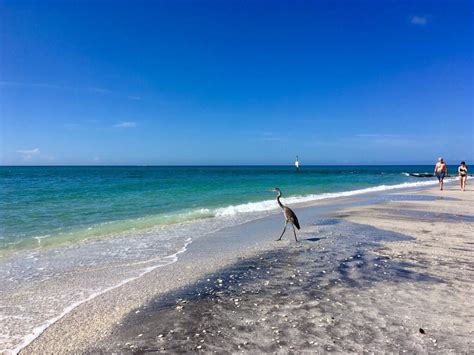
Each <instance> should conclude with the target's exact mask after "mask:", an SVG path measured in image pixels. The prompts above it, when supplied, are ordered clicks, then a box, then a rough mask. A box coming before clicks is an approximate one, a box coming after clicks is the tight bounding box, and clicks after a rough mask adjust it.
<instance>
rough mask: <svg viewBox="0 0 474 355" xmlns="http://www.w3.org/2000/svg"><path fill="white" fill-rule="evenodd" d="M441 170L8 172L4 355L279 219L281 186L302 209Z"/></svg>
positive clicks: (1, 199)
mask: <svg viewBox="0 0 474 355" xmlns="http://www.w3.org/2000/svg"><path fill="white" fill-rule="evenodd" d="M432 169H433V167H432V166H303V167H301V169H300V171H299V172H298V173H297V172H296V171H295V169H294V167H291V166H290V167H288V166H287V167H283V166H261V167H255V166H252V167H250V166H249V167H244V166H242V167H0V285H2V287H1V288H0V306H1V307H0V353H2V352H5V351H6V352H7V353H8V352H12V353H17V352H18V351H19V350H21V349H22V348H24V347H25V346H26V345H28V344H29V343H30V342H31V341H33V340H34V339H36V338H37V337H38V336H39V335H40V334H41V333H42V332H43V330H44V329H46V328H47V327H49V326H50V325H51V324H53V323H54V322H56V321H57V320H59V319H61V317H63V316H65V315H66V314H68V313H69V312H71V311H72V310H73V309H75V308H76V307H78V306H79V305H81V304H83V303H84V302H88V301H90V300H92V299H94V298H95V297H97V296H98V295H101V294H103V293H105V292H109V291H111V290H113V289H116V288H118V287H121V286H122V285H124V284H126V283H129V282H132V281H134V280H137V279H138V278H141V277H142V276H144V275H146V274H148V273H150V272H152V271H153V270H156V269H157V268H161V267H164V266H166V265H170V264H172V263H175V262H176V261H177V260H178V259H179V258H181V257H183V258H185V257H186V256H185V255H186V254H185V252H186V250H188V247H189V244H190V243H194V242H196V241H198V240H199V239H200V238H204V239H205V236H207V235H210V234H212V233H213V232H215V231H219V230H221V229H223V228H227V227H234V226H235V227H237V226H238V225H241V224H243V223H245V222H248V221H251V220H253V219H256V218H260V217H264V216H268V215H270V214H273V213H275V212H277V213H279V211H278V205H277V203H276V201H275V194H274V193H272V192H269V191H268V190H269V189H270V188H273V187H280V188H281V189H282V191H283V193H284V199H283V201H284V202H285V203H287V204H289V205H290V206H292V207H293V206H298V204H300V203H313V202H316V203H317V202H318V200H322V199H326V200H331V199H333V198H337V197H340V196H341V197H342V196H352V195H357V194H360V193H365V192H371V191H382V195H383V191H385V190H393V189H396V188H401V189H402V190H400V191H404V190H405V188H411V187H416V186H427V185H432V186H434V185H435V184H436V180H435V179H434V178H432V177H431V178H417V177H412V176H410V175H409V173H412V172H432ZM450 170H451V171H454V167H450ZM361 199H363V198H361ZM356 200H357V199H356ZM278 220H279V219H278ZM301 222H302V224H303V228H304V225H305V223H307V222H308V221H305V220H304V219H302V220H301ZM237 230H238V227H237ZM216 235H217V236H219V233H216V234H214V236H216ZM223 235H225V234H223ZM236 235H237V237H238V236H239V234H238V233H237V234H236ZM261 237H262V238H264V239H265V238H270V237H271V238H273V237H274V236H273V235H272V236H265V235H263V236H261ZM183 272H186V271H185V270H183Z"/></svg>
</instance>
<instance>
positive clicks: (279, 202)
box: [277, 194, 285, 208]
mask: <svg viewBox="0 0 474 355" xmlns="http://www.w3.org/2000/svg"><path fill="white" fill-rule="evenodd" d="M280 197H281V194H278V196H277V202H278V204H279V205H280V207H281V208H283V207H285V205H284V204H283V203H281V201H280Z"/></svg>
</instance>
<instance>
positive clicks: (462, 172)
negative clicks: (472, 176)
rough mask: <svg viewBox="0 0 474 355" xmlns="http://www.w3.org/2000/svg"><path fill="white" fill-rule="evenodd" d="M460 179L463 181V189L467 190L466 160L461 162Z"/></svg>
mask: <svg viewBox="0 0 474 355" xmlns="http://www.w3.org/2000/svg"><path fill="white" fill-rule="evenodd" d="M458 173H459V180H460V181H461V190H462V191H466V180H467V165H466V162H465V161H462V162H461V165H459V168H458Z"/></svg>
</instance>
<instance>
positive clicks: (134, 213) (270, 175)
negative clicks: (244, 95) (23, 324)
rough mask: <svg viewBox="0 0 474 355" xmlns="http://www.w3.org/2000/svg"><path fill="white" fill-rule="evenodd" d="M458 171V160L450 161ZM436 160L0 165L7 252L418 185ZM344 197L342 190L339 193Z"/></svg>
mask: <svg viewBox="0 0 474 355" xmlns="http://www.w3.org/2000/svg"><path fill="white" fill-rule="evenodd" d="M450 168H451V169H450V170H451V171H455V170H454V167H450ZM432 169H433V167H432V166H303V167H302V168H301V169H300V171H299V172H298V173H297V172H296V171H295V169H294V168H293V167H291V166H289V167H288V166H260V167H258V166H240V167H138V166H137V167H130V166H127V167H92V166H89V167H88V166H84V167H0V183H1V199H0V226H1V227H0V251H2V250H3V251H5V250H17V249H24V248H29V247H35V246H37V245H39V243H42V244H41V245H42V246H46V245H48V244H50V245H55V244H57V243H74V242H77V241H80V240H83V239H85V238H91V237H92V238H95V237H101V236H106V235H107V236H110V235H113V234H114V233H121V232H124V231H131V230H143V229H147V228H150V227H154V226H157V225H171V224H176V223H180V222H186V221H190V220H197V219H204V218H213V217H214V218H215V217H220V216H227V217H229V216H232V215H238V214H249V213H256V212H259V211H265V210H268V209H272V208H275V207H276V205H275V204H274V203H273V202H271V201H272V200H273V198H274V194H272V193H270V192H268V191H267V190H268V189H269V188H272V187H275V186H278V187H280V188H281V189H282V191H283V193H284V197H292V199H290V200H288V201H290V202H294V203H296V202H298V201H300V200H301V201H303V200H305V199H306V200H308V201H310V200H311V199H317V198H318V196H319V197H321V196H324V194H328V193H341V192H348V191H354V190H360V189H367V188H375V187H380V186H392V185H397V184H404V183H405V184H415V185H416V184H417V183H420V182H427V181H430V180H431V181H432V180H433V179H432V178H431V179H430V178H416V177H412V176H407V175H408V174H407V173H411V172H432ZM335 196H337V194H336V195H335Z"/></svg>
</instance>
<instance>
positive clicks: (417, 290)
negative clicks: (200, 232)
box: [21, 184, 474, 354]
mask: <svg viewBox="0 0 474 355" xmlns="http://www.w3.org/2000/svg"><path fill="white" fill-rule="evenodd" d="M380 195H381V194H372V195H370V196H367V197H364V198H361V197H358V198H352V199H346V200H341V201H340V203H339V204H337V203H336V204H335V203H334V202H332V203H331V204H329V203H327V202H320V203H319V205H318V206H311V207H300V208H295V212H296V213H297V214H298V215H299V217H300V221H301V222H302V223H301V224H302V229H301V231H300V238H301V242H299V243H295V242H294V240H293V237H292V235H291V234H290V233H288V234H287V235H286V236H285V238H284V241H282V242H275V241H274V239H276V237H277V236H278V233H279V231H280V230H281V227H282V217H281V215H280V214H275V215H271V216H269V217H266V218H263V219H260V220H256V221H253V222H249V223H246V224H244V225H240V226H237V227H232V228H228V229H224V230H221V231H218V232H215V233H213V234H211V235H209V236H207V237H206V238H202V239H201V240H199V241H196V242H194V243H192V244H191V245H190V246H189V248H188V250H187V251H186V252H184V253H183V254H181V255H179V260H178V261H177V262H176V263H173V264H171V265H168V266H164V267H161V268H158V269H156V270H154V271H153V272H150V273H148V274H146V275H144V276H143V277H141V278H139V279H137V280H134V281H131V282H128V283H126V284H124V285H123V286H121V287H118V288H115V289H113V290H111V291H109V292H106V293H104V294H102V295H100V296H98V297H96V298H95V299H93V300H92V301H89V302H86V303H84V304H82V305H80V306H79V307H77V308H75V309H74V310H73V311H72V312H70V313H68V314H67V315H66V316H65V317H63V318H62V319H60V320H58V321H57V322H55V323H54V324H52V325H51V326H50V327H48V328H47V329H46V330H45V331H44V332H43V333H42V334H41V336H39V337H38V338H37V339H35V340H34V341H33V342H32V343H31V344H30V345H28V346H27V347H26V348H24V349H23V350H22V351H21V353H22V354H38V353H56V354H57V353H97V352H102V353H144V352H155V351H157V352H159V351H168V352H193V351H206V352H214V351H215V352H218V353H233V352H240V351H243V352H280V353H288V352H302V351H308V352H329V351H334V352H357V353H361V352H409V353H413V352H416V353H427V352H437V353H470V352H472V349H473V343H472V339H473V338H474V311H473V307H472V296H473V292H472V291H473V286H472V285H473V281H474V262H473V256H474V255H473V251H474V241H472V240H471V239H472V235H473V231H474V204H473V202H474V193H473V190H472V188H469V190H468V191H465V192H461V191H459V189H458V186H457V184H451V185H448V186H447V188H446V189H445V191H439V190H437V189H435V188H429V189H424V190H420V189H418V190H412V191H395V192H391V193H387V192H385V193H383V198H381V197H380Z"/></svg>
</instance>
